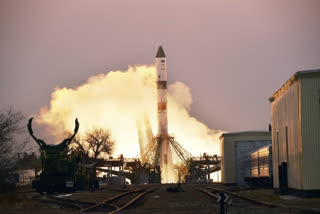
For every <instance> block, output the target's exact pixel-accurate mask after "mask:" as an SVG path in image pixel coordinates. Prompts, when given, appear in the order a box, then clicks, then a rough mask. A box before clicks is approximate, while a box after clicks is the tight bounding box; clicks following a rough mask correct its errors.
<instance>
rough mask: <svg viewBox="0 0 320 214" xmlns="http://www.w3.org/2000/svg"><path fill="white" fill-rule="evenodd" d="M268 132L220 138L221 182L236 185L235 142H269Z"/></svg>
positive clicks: (228, 135) (229, 135)
mask: <svg viewBox="0 0 320 214" xmlns="http://www.w3.org/2000/svg"><path fill="white" fill-rule="evenodd" d="M270 140H271V136H270V132H243V133H240V134H234V135H233V134H232V133H229V134H228V133H227V134H225V135H223V136H222V137H221V138H220V155H221V182H222V183H224V184H235V183H237V170H236V157H235V142H237V141H270Z"/></svg>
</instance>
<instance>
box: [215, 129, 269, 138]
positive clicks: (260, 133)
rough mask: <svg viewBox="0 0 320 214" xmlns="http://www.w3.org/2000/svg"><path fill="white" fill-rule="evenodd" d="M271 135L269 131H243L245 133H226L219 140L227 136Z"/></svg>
mask: <svg viewBox="0 0 320 214" xmlns="http://www.w3.org/2000/svg"><path fill="white" fill-rule="evenodd" d="M266 134H270V132H269V131H259V130H257V131H243V132H226V133H223V134H221V135H220V137H219V139H221V138H223V137H225V136H230V137H231V136H232V137H233V136H250V135H266Z"/></svg>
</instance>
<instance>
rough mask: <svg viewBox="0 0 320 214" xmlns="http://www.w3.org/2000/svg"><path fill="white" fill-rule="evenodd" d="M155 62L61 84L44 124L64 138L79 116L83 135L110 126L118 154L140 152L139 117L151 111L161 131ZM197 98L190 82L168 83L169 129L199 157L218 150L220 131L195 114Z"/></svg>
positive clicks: (43, 111)
mask: <svg viewBox="0 0 320 214" xmlns="http://www.w3.org/2000/svg"><path fill="white" fill-rule="evenodd" d="M155 79H156V69H155V67H154V66H135V67H129V68H128V70H127V71H111V72H109V73H107V74H99V75H96V76H92V77H90V78H89V79H88V81H87V82H86V83H85V84H83V85H81V86H79V87H77V88H73V89H72V88H56V89H54V92H53V93H52V95H51V101H50V105H49V107H47V106H44V107H42V108H41V109H40V114H39V115H38V116H37V118H36V122H37V123H39V124H45V125H48V127H49V131H50V132H51V134H53V133H54V135H55V136H59V137H62V136H63V134H64V133H65V131H66V130H72V129H73V126H74V119H75V118H78V119H79V123H80V129H79V133H80V134H81V133H82V134H84V133H86V132H87V131H88V130H90V129H92V128H108V129H110V131H111V133H112V136H113V137H114V138H115V141H116V150H115V154H124V156H125V157H135V156H136V155H137V154H139V143H138V134H137V127H136V119H137V116H139V115H143V114H144V113H147V114H148V116H149V119H150V123H151V126H152V130H153V133H154V134H156V133H157V132H156V130H157V112H156V109H157V91H156V90H157V89H156V81H155ZM191 104H192V96H191V92H190V89H189V88H188V86H186V85H185V84H183V83H181V82H175V83H174V84H171V85H169V87H168V128H169V134H172V135H173V136H175V139H176V141H178V142H179V143H180V144H181V145H182V146H183V147H184V148H185V149H186V150H188V151H189V152H190V153H191V154H193V155H195V156H198V155H199V154H201V153H203V152H207V153H210V154H213V153H214V154H219V144H218V142H219V136H220V134H221V131H215V130H210V129H209V128H208V127H207V126H206V125H205V124H203V123H201V122H199V121H198V120H197V119H195V118H194V117H191V116H190V114H189V110H190V108H191Z"/></svg>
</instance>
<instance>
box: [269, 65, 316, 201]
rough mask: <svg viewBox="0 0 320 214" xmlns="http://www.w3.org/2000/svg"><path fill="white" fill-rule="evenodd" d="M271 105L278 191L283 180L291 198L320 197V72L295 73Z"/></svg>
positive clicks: (272, 97)
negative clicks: (283, 169)
mask: <svg viewBox="0 0 320 214" xmlns="http://www.w3.org/2000/svg"><path fill="white" fill-rule="evenodd" d="M269 101H270V103H271V124H272V144H273V145H272V147H273V151H272V152H273V178H274V179H273V184H274V188H275V190H279V187H280V190H282V188H283V180H282V179H281V176H282V177H284V178H285V181H284V185H286V187H285V188H287V192H289V194H291V193H292V194H297V195H301V196H305V197H308V196H320V69H319V70H309V71H299V72H297V73H295V74H294V75H293V76H292V77H291V78H290V79H289V80H288V81H287V82H286V83H285V84H284V85H283V86H282V87H281V88H280V89H279V90H278V91H276V92H275V93H274V94H273V95H272V96H271V97H270V98H269ZM282 163H286V170H285V171H286V172H283V171H282V170H281V173H279V167H278V166H279V165H280V164H282ZM283 173H285V175H284V176H283ZM280 175H281V176H280ZM279 177H280V180H279ZM279 184H281V185H279Z"/></svg>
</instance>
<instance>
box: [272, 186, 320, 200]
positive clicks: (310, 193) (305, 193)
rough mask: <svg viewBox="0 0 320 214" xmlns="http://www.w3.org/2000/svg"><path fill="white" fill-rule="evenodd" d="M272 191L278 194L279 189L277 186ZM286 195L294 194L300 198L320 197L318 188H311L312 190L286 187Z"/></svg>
mask: <svg viewBox="0 0 320 214" xmlns="http://www.w3.org/2000/svg"><path fill="white" fill-rule="evenodd" d="M273 192H274V193H275V194H279V193H280V191H279V189H278V188H274V189H273ZM288 195H295V196H298V197H302V198H319V197H320V189H312V190H301V189H293V188H289V189H288Z"/></svg>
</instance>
